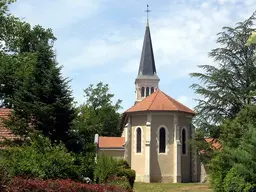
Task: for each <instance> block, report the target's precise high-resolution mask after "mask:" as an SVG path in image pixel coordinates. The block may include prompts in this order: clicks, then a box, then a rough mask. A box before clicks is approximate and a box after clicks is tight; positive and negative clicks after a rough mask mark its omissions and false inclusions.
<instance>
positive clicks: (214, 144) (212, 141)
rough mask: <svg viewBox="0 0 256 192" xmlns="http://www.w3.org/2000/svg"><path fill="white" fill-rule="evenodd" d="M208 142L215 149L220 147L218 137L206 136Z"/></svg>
mask: <svg viewBox="0 0 256 192" xmlns="http://www.w3.org/2000/svg"><path fill="white" fill-rule="evenodd" d="M204 140H205V141H206V142H207V143H208V144H210V145H211V146H212V147H213V148H214V149H220V148H221V144H220V142H219V141H218V140H217V139H214V138H205V139H204Z"/></svg>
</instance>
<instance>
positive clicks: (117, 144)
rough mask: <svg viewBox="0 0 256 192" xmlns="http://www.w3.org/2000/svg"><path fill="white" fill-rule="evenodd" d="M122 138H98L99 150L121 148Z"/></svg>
mask: <svg viewBox="0 0 256 192" xmlns="http://www.w3.org/2000/svg"><path fill="white" fill-rule="evenodd" d="M124 142H125V138H124V137H99V148H123V145H124Z"/></svg>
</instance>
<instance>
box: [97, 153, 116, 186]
mask: <svg viewBox="0 0 256 192" xmlns="http://www.w3.org/2000/svg"><path fill="white" fill-rule="evenodd" d="M117 171H118V161H117V160H116V159H114V158H113V157H109V156H106V155H104V154H101V155H99V156H98V158H97V163H96V166H95V171H94V181H95V182H96V183H105V182H106V181H107V179H108V178H109V177H111V176H115V175H116V173H117Z"/></svg>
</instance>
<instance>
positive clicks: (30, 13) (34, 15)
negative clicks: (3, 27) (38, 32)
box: [11, 0, 100, 29]
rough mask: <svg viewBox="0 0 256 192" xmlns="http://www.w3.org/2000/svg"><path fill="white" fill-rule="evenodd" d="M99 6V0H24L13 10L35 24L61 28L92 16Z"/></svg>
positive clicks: (15, 5) (16, 4) (14, 6)
mask: <svg viewBox="0 0 256 192" xmlns="http://www.w3.org/2000/svg"><path fill="white" fill-rule="evenodd" d="M99 8H100V2H99V1H97V0H75V1H74V0H44V1H35V0H22V2H19V3H15V4H14V5H13V7H12V9H11V11H12V12H13V13H14V14H15V15H17V16H19V17H21V18H24V19H25V20H26V21H28V22H30V23H31V24H33V25H35V24H39V23H40V25H43V26H44V27H50V28H53V29H60V28H64V27H66V26H68V25H71V24H72V23H77V22H79V21H81V20H84V19H88V18H90V17H91V16H93V15H95V14H97V13H98V11H99Z"/></svg>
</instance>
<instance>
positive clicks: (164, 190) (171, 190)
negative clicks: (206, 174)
mask: <svg viewBox="0 0 256 192" xmlns="http://www.w3.org/2000/svg"><path fill="white" fill-rule="evenodd" d="M134 191H135V192H150V191H152V192H181V191H183V192H185V191H186V192H197V191H199V192H200V191H201V192H212V190H211V189H210V188H209V185H207V184H201V183H135V184H134Z"/></svg>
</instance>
